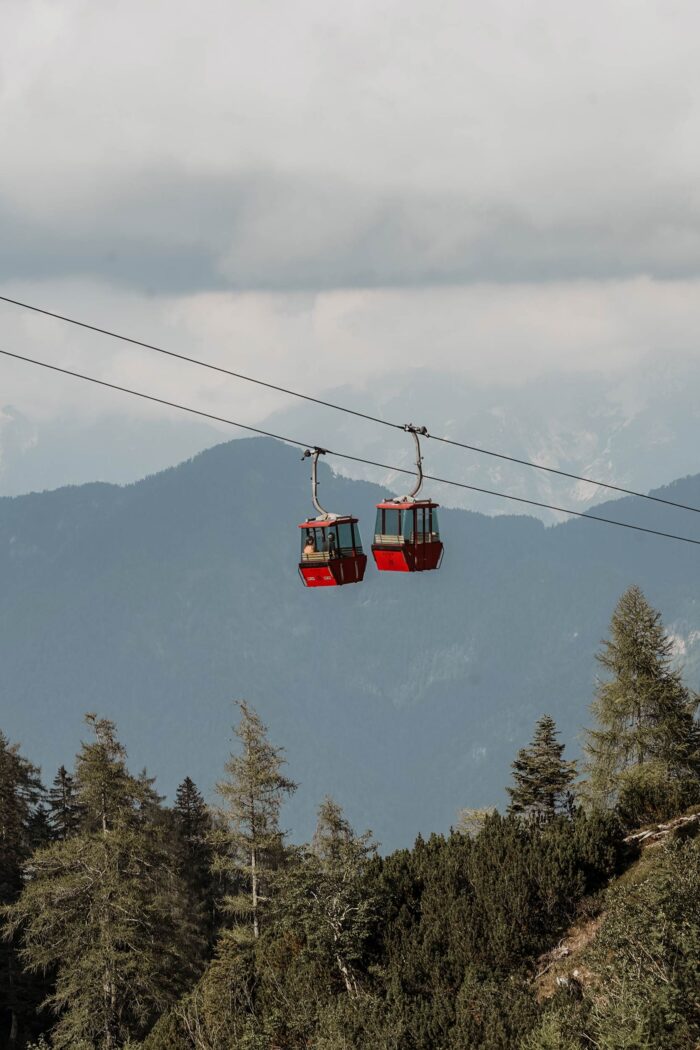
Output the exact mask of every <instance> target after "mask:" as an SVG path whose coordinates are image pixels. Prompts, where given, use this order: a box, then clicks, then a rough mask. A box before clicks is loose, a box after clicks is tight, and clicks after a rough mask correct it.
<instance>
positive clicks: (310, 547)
mask: <svg viewBox="0 0 700 1050" xmlns="http://www.w3.org/2000/svg"><path fill="white" fill-rule="evenodd" d="M315 553H316V543H315V541H314V534H313V532H307V533H306V544H305V545H304V554H315Z"/></svg>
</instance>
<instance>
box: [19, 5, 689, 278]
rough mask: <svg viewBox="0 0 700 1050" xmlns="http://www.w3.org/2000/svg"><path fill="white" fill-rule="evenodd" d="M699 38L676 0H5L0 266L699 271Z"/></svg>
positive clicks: (126, 272)
mask: <svg viewBox="0 0 700 1050" xmlns="http://www.w3.org/2000/svg"><path fill="white" fill-rule="evenodd" d="M699 35H700V9H698V6H697V4H696V3H694V2H687V3H679V2H674V0H663V2H656V3H649V2H645V0H629V2H624V0H614V2H612V3H610V2H609V0H605V2H593V3H588V4H585V5H583V4H562V3H561V2H558V0H551V2H546V0H537V2H526V3H523V2H522V0H519V2H510V3H504V2H495V3H490V4H488V5H484V4H479V3H476V2H467V3H465V2H464V0H459V2H449V0H448V2H446V3H442V4H437V5H436V4H430V3H427V2H418V3H417V2H415V0H395V2H379V3H377V0H371V2H369V0H356V2H355V3H353V4H352V5H336V4H328V3H327V2H324V0H316V2H309V0H307V2H303V0H302V2H299V3H295V4H287V3H283V2H264V3H257V4H250V3H247V2H234V3H231V2H230V0H228V2H226V3H219V2H216V0H208V2H207V3H204V4H202V5H200V6H198V8H197V12H196V16H195V14H194V10H193V8H192V7H191V6H190V5H189V4H178V3H173V2H172V0H161V2H158V0H153V2H151V3H149V4H142V3H136V2H134V0H126V2H123V3H120V4H118V5H107V4H103V3H92V2H76V0H72V2H70V0H63V2H52V3H36V2H31V0H30V2H28V0H17V2H14V0H9V2H8V0H5V3H4V4H3V33H2V43H1V44H0V49H1V50H0V56H1V58H0V61H1V62H2V103H1V107H2V108H1V111H0V112H1V116H0V134H1V135H2V141H3V143H4V144H5V148H3V162H2V171H1V173H0V188H1V190H2V206H3V207H2V221H3V225H4V226H6V232H5V235H4V236H3V238H2V244H3V259H2V266H3V272H4V274H5V276H12V275H15V274H16V272H17V269H19V271H20V274H21V275H22V276H25V277H31V276H46V275H53V276H55V275H57V274H60V275H61V276H65V275H66V274H91V275H93V276H94V275H95V274H99V275H101V276H104V277H107V278H108V279H109V280H115V281H118V282H120V283H124V284H126V285H129V286H131V287H135V288H138V289H150V290H156V291H159V290H175V291H183V290H198V289H202V288H217V287H235V288H248V289H249V288H261V287H262V288H314V289H315V288H318V287H324V288H327V287H345V286H366V285H370V286H374V285H377V284H391V285H395V284H399V285H403V284H416V283H418V284H420V283H426V282H429V283H433V282H462V281H465V280H469V281H473V280H530V279H535V280H542V279H549V278H558V279H561V278H562V277H567V276H570V277H573V276H576V277H586V278H590V277H609V276H621V275H634V274H639V273H645V274H651V275H656V276H664V277H668V276H678V275H684V276H690V275H695V274H697V273H698V272H699V269H700V190H699V186H698V178H697V175H698V161H699V156H700V63H698V61H697V46H696V45H697V40H698V37H699Z"/></svg>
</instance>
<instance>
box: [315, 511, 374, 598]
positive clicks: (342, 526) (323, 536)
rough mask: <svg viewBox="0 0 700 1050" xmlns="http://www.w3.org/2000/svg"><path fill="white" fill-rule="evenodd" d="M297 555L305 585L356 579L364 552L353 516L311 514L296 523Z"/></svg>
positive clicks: (361, 571)
mask: <svg viewBox="0 0 700 1050" xmlns="http://www.w3.org/2000/svg"><path fill="white" fill-rule="evenodd" d="M299 528H300V530H301V556H300V561H299V575H300V576H301V579H302V581H303V583H304V584H305V586H306V587H342V586H343V584H346V583H360V581H361V580H362V578H363V577H364V575H365V568H366V567H367V555H366V554H364V553H363V550H362V540H361V539H360V530H359V528H358V524H357V518H351V517H335V516H329V517H327V518H312V519H310V520H309V521H304V522H302V524H301V525H300V526H299Z"/></svg>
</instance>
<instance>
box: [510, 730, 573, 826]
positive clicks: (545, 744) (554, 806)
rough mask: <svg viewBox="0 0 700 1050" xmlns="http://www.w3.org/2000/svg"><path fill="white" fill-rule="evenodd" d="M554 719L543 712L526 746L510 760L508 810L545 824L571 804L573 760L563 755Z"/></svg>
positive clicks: (562, 746) (562, 747)
mask: <svg viewBox="0 0 700 1050" xmlns="http://www.w3.org/2000/svg"><path fill="white" fill-rule="evenodd" d="M558 735H559V734H558V730H557V726H556V722H555V721H554V719H553V718H552V717H551V715H543V716H542V717H541V718H540V719H539V721H538V722H537V725H536V727H535V733H534V736H533V738H532V742H531V744H530V745H529V747H525V748H522V749H521V750H520V751H519V752H518V754H517V756H516V758H515V761H514V762H513V763H512V769H513V780H514V781H515V786H514V787H509V788H507V789H506V790H507V791H508V794H509V795H510V799H511V801H510V805H509V807H508V812H509V813H513V814H520V815H522V816H526V817H530V818H533V819H535V820H536V821H537V822H538V823H548V822H549V821H551V820H553V819H554V817H555V816H556V815H557V814H558V813H561V812H564V811H566V810H567V809H568V808H570V805H571V785H572V783H573V781H574V780H575V778H576V763H575V762H569V761H567V760H566V759H565V758H564V745H563V744H562V743H560V742H559V740H558Z"/></svg>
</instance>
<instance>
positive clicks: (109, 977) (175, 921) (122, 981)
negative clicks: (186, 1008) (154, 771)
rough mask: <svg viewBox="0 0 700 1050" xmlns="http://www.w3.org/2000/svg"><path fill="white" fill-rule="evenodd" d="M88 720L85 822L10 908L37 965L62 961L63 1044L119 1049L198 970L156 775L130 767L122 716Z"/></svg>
mask: <svg viewBox="0 0 700 1050" xmlns="http://www.w3.org/2000/svg"><path fill="white" fill-rule="evenodd" d="M88 723H89V724H90V726H91V728H92V729H93V731H94V733H95V737H96V740H95V742H94V743H89V744H84V745H83V747H82V750H81V752H80V754H79V756H78V759H77V766H76V783H77V801H78V804H79V805H80V806H81V807H82V808H83V813H84V819H83V824H82V828H81V830H80V831H79V832H78V833H76V834H73V835H72V836H70V837H69V838H66V839H64V840H62V841H59V842H55V843H54V844H52V845H51V846H49V847H47V848H46V849H43V850H39V851H38V852H36V853H35V854H34V855H33V857H32V860H31V876H32V877H31V879H29V881H27V883H26V885H25V887H24V889H23V891H22V893H21V896H20V897H19V899H18V900H17V901H16V902H15V903H14V904H13V905H12V907H11V908H10V909H9V911H8V918H9V925H10V929H11V930H13V931H14V932H15V933H17V932H19V933H21V938H22V949H21V953H20V954H21V958H22V960H23V962H24V963H25V965H26V966H27V967H28V968H29V969H30V970H32V971H43V970H46V969H48V968H51V967H55V971H56V987H55V991H54V993H53V994H52V995H51V996H49V998H48V1000H47V1005H49V1006H50V1007H51V1008H52V1009H53V1011H54V1012H55V1013H56V1015H57V1017H58V1020H57V1023H56V1025H55V1027H54V1028H53V1031H52V1041H53V1046H54V1047H56V1048H57V1050H63V1048H65V1050H68V1048H69V1047H70V1048H74V1047H76V1046H83V1045H86V1046H91V1047H99V1048H100V1050H113V1048H116V1047H119V1046H122V1045H123V1044H124V1043H125V1042H127V1041H128V1040H129V1039H130V1038H132V1039H133V1038H135V1037H139V1036H141V1035H143V1034H144V1033H145V1032H146V1031H147V1029H148V1027H149V1026H150V1024H151V1023H152V1021H153V1020H154V1018H155V1016H156V1015H157V1013H158V1012H159V1011H160V1010H161V1009H163V1008H164V1007H167V1006H168V1004H169V1003H171V1002H173V1001H174V1000H175V998H176V996H177V995H178V993H179V992H180V991H182V990H183V988H184V986H185V984H186V982H187V979H188V977H189V975H190V973H191V967H190V957H191V930H190V929H189V926H188V923H187V908H186V901H185V899H184V889H183V887H182V885H181V883H180V881H179V880H178V878H177V876H176V874H175V872H174V871H173V864H172V862H171V856H170V853H169V851H168V849H167V847H166V843H165V841H164V838H165V836H164V834H163V829H164V826H162V825H157V824H152V823H148V822H147V821H146V820H145V819H144V814H143V811H142V809H141V807H142V804H143V801H144V785H143V782H142V780H140V779H139V778H135V777H132V776H131V775H130V774H129V772H128V770H127V768H126V754H125V751H124V749H123V747H122V746H121V744H120V743H119V742H118V740H117V739H116V733H115V727H114V725H113V723H111V722H108V721H107V720H104V719H97V718H96V717H95V716H88ZM148 801H149V803H150V802H151V799H150V797H149V798H148Z"/></svg>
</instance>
